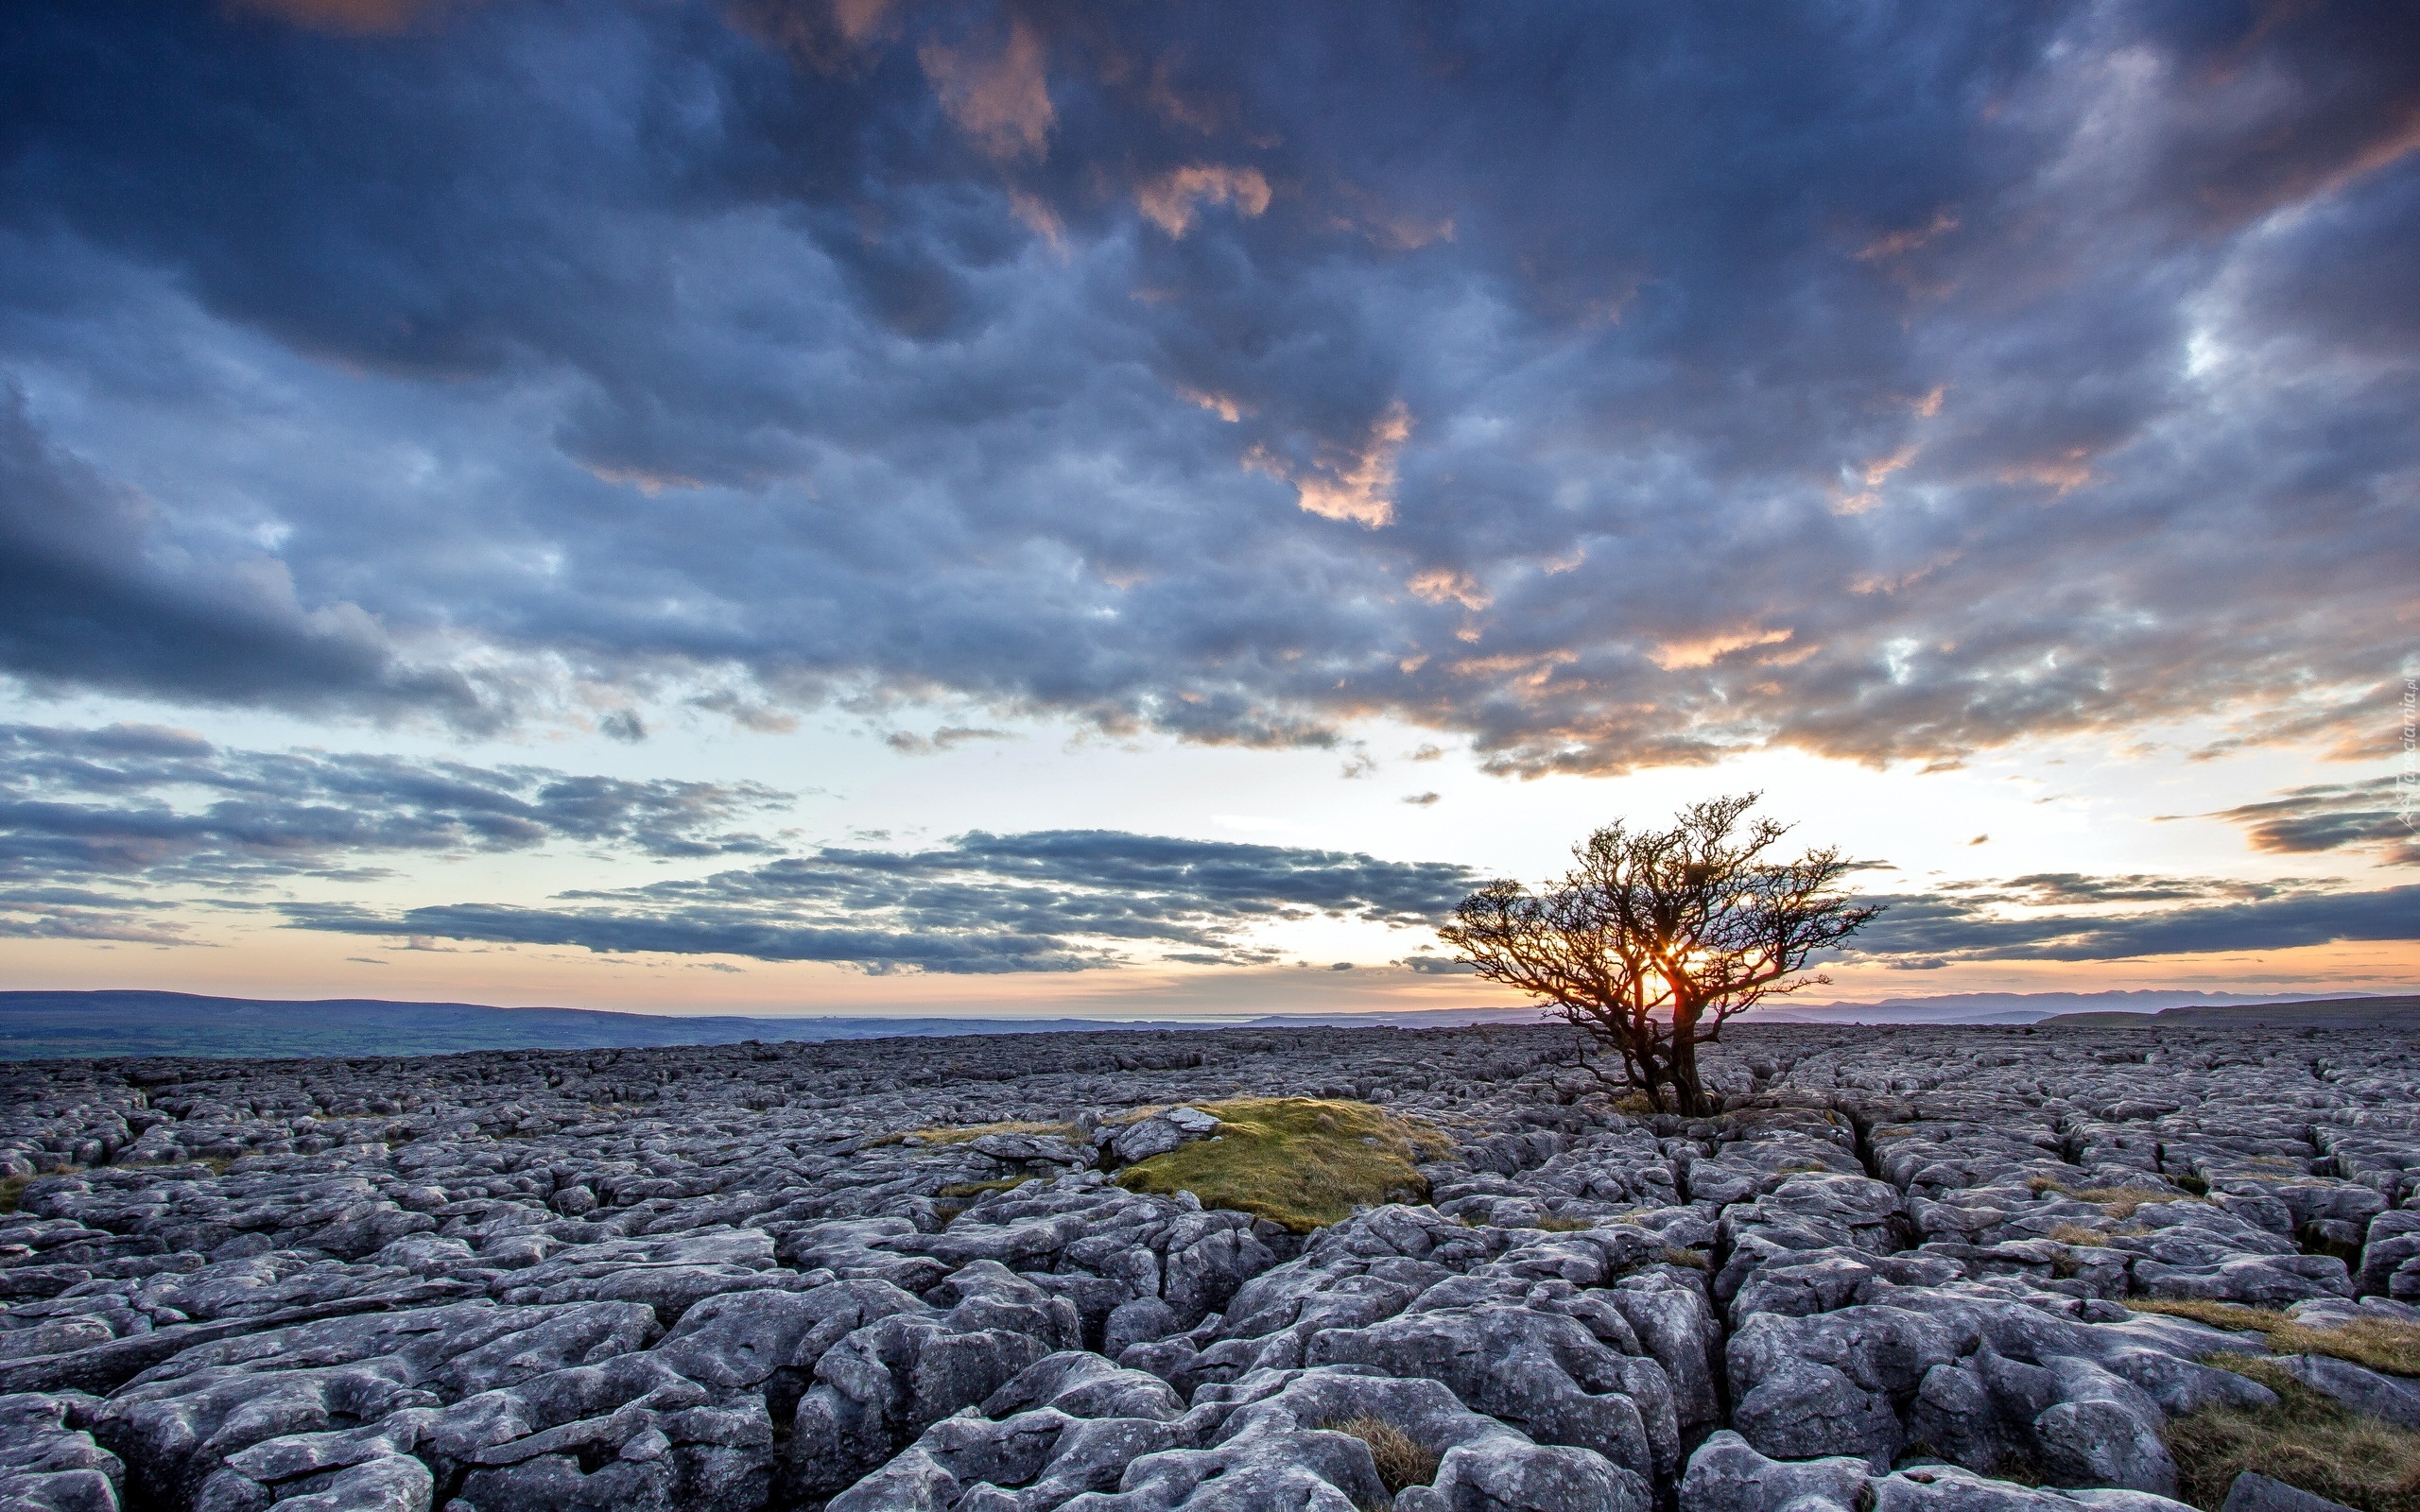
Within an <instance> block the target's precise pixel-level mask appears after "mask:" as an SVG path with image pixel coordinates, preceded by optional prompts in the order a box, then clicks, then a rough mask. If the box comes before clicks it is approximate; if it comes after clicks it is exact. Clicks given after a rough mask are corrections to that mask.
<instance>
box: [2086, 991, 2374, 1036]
mask: <svg viewBox="0 0 2420 1512" xmlns="http://www.w3.org/2000/svg"><path fill="white" fill-rule="evenodd" d="M2263 1025H2266V1026H2269V1027H2272V1028H2280V1029H2412V1030H2420V997H2395V998H2322V999H2319V1000H2317V1001H2315V1002H2301V1003H2267V1004H2261V1003H2212V1004H2190V1005H2186V1006H2183V1007H2175V1008H2162V1009H2160V1010H2159V1011H2158V1012H2157V1013H2062V1014H2058V1015H2056V1016H2054V1017H2051V1018H2048V1019H2045V1020H2043V1021H2042V1023H2041V1027H2043V1028H2045V1029H2250V1028H2256V1027H2260V1026H2263Z"/></svg>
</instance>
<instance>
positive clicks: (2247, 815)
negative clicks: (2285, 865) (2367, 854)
mask: <svg viewBox="0 0 2420 1512" xmlns="http://www.w3.org/2000/svg"><path fill="white" fill-rule="evenodd" d="M2410 799H2411V789H2410V788H2408V787H2405V786H2402V785H2401V784H2399V783H2398V782H2397V781H2396V779H2394V778H2392V777H2382V778H2377V779H2376V780H2374V781H2371V782H2334V783H2321V784H2317V785H2314V786H2310V787H2297V788H2294V789H2292V790H2291V791H2290V792H2287V793H2283V794H2280V795H2279V796H2278V797H2276V798H2273V799H2266V800H2264V801H2262V802H2258V803H2245V804H2240V805H2238V806H2237V807H2235V808H2231V809H2224V810H2221V812H2219V813H2217V814H2214V815H2208V816H2206V817H2210V818H2219V819H2228V820H2232V821H2233V822H2235V823H2237V824H2239V825H2242V826H2243V831H2244V838H2245V839H2247V840H2249V841H2251V842H2252V848H2253V849H2254V850H2255V851H2273V852H2279V853H2284V854H2308V853H2310V852H2313V851H2342V850H2351V851H2375V852H2377V855H2378V857H2379V859H2381V860H2383V861H2385V862H2387V863H2389V864H2390V865H2394V866H2405V867H2412V866H2420V814H2415V813H2414V811H2413V808H2412V806H2411V801H2410Z"/></svg>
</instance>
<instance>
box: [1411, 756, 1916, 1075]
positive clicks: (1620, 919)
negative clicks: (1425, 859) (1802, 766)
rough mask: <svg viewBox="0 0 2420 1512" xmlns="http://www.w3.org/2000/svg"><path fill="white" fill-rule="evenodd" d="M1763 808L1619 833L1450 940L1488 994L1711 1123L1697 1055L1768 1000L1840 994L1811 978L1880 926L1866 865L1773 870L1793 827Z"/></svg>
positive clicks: (1473, 901) (1479, 896)
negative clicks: (1513, 993)
mask: <svg viewBox="0 0 2420 1512" xmlns="http://www.w3.org/2000/svg"><path fill="white" fill-rule="evenodd" d="M1759 797H1760V795H1758V794H1755V793H1750V794H1746V795H1742V796H1737V797H1731V798H1718V799H1708V800H1706V801H1704V802H1702V803H1695V804H1692V805H1690V806H1689V807H1687V808H1685V809H1684V810H1682V811H1681V813H1680V815H1679V816H1677V817H1676V818H1675V819H1674V821H1673V823H1672V824H1671V825H1670V826H1669V827H1668V828H1666V829H1662V830H1636V831H1634V830H1632V829H1631V828H1630V827H1629V826H1628V825H1627V824H1626V823H1623V822H1620V821H1616V822H1615V823H1613V824H1609V825H1607V826H1605V827H1604V828H1603V829H1600V830H1599V831H1597V832H1596V833H1593V834H1591V835H1590V836H1588V838H1587V839H1586V840H1584V841H1582V842H1581V843H1580V844H1579V845H1577V846H1574V847H1573V848H1572V857H1573V860H1574V862H1575V863H1576V865H1575V866H1574V867H1573V868H1572V869H1571V870H1570V871H1569V872H1567V873H1565V874H1564V878H1563V880H1562V881H1560V882H1558V883H1551V884H1548V885H1547V886H1545V887H1544V888H1543V889H1541V890H1539V891H1536V892H1532V891H1530V889H1529V888H1528V887H1526V886H1524V885H1521V884H1520V883H1517V882H1509V881H1499V882H1493V883H1490V884H1489V885H1487V886H1485V887H1483V888H1481V889H1480V890H1478V892H1475V893H1473V894H1471V896H1469V897H1468V898H1465V899H1463V900H1462V902H1461V905H1460V906H1459V907H1457V908H1456V909H1455V912H1454V920H1453V922H1451V923H1449V924H1446V925H1444V926H1443V927H1442V928H1440V929H1439V931H1438V934H1439V936H1441V937H1442V938H1443V940H1444V942H1445V943H1446V944H1447V945H1448V946H1450V947H1452V948H1453V949H1454V950H1455V951H1457V952H1458V953H1460V954H1461V957H1462V958H1463V959H1464V960H1467V961H1469V962H1470V963H1471V964H1472V966H1474V967H1475V968H1477V970H1478V974H1479V975H1480V976H1481V977H1482V978H1484V979H1486V980H1488V981H1491V982H1501V983H1503V984H1504V985H1505V986H1507V987H1512V988H1518V989H1519V990H1521V991H1523V992H1526V993H1529V994H1530V995H1531V996H1532V997H1536V998H1541V999H1543V1000H1545V1002H1546V1003H1547V1005H1549V1006H1550V1007H1551V1008H1552V1009H1553V1010H1554V1011H1555V1013H1556V1014H1557V1015H1558V1016H1560V1017H1561V1018H1563V1019H1564V1021H1565V1022H1569V1023H1571V1024H1573V1025H1575V1026H1576V1027H1578V1028H1580V1029H1582V1031H1584V1032H1585V1033H1586V1034H1587V1035H1588V1037H1589V1039H1590V1040H1592V1041H1593V1043H1594V1046H1595V1048H1596V1049H1597V1050H1599V1051H1600V1052H1611V1053H1617V1054H1618V1055H1619V1056H1620V1057H1621V1065H1622V1072H1621V1075H1620V1077H1619V1078H1618V1079H1619V1081H1620V1083H1621V1084H1622V1085H1624V1086H1627V1087H1630V1088H1633V1089H1635V1090H1636V1091H1640V1092H1643V1093H1645V1094H1646V1096H1647V1098H1648V1100H1649V1102H1650V1103H1651V1104H1652V1105H1653V1106H1654V1107H1655V1108H1657V1109H1659V1110H1665V1111H1672V1112H1681V1113H1688V1114H1703V1113H1707V1112H1711V1111H1713V1108H1712V1105H1711V1103H1710V1101H1709V1100H1708V1098H1707V1096H1706V1093H1705V1089H1704V1085H1703V1080H1702V1079H1701V1077H1700V1075H1699V1073H1698V1059H1697V1047H1698V1046H1699V1045H1701V1044H1705V1043H1708V1042H1711V1041H1713V1040H1717V1039H1719V1038H1720V1035H1721V1032H1722V1026H1723V1025H1724V1024H1725V1023H1727V1022H1730V1021H1731V1020H1732V1019H1734V1018H1737V1016H1738V1015H1740V1014H1742V1013H1745V1012H1747V1011H1748V1010H1749V1009H1751V1008H1753V1007H1755V1005H1757V1004H1759V1003H1762V1002H1764V1001H1765V1000H1767V999H1769V998H1773V997H1780V996H1785V995H1787V994H1789V993H1792V992H1796V991H1799V990H1800V989H1802V988H1808V987H1814V986H1818V985H1820V984H1823V983H1825V982H1828V981H1829V980H1830V978H1828V977H1825V976H1823V975H1821V974H1814V973H1808V972H1807V971H1806V964H1807V962H1808V961H1809V960H1810V959H1812V958H1813V957H1814V956H1815V955H1816V954H1818V953H1819V952H1822V951H1824V950H1827V949H1830V948H1832V947H1834V946H1837V945H1839V944H1840V943H1841V941H1842V940H1844V939H1846V938H1847V937H1848V936H1851V935H1853V934H1855V933H1856V932H1857V931H1858V929H1860V928H1862V927H1863V926H1864V925H1865V923H1866V922H1867V921H1868V920H1869V919H1873V918H1874V917H1875V915H1876V914H1877V913H1879V912H1881V909H1880V908H1879V907H1878V906H1876V905H1872V904H1861V903H1858V902H1856V901H1855V900H1854V899H1853V898H1851V897H1850V896H1849V895H1847V894H1846V893H1844V892H1842V891H1841V890H1840V888H1839V884H1840V882H1841V878H1842V877H1844V876H1846V875H1847V874H1848V872H1849V871H1850V870H1852V869H1853V868H1855V865H1856V864H1855V863H1854V862H1850V861H1847V860H1845V859H1843V858H1842V857H1841V853H1840V852H1839V851H1837V850H1834V849H1830V848H1824V849H1819V850H1812V851H1806V853H1805V854H1803V855H1800V856H1798V857H1796V858H1795V859H1792V860H1787V861H1785V860H1779V859H1774V858H1772V851H1773V850H1774V848H1775V847H1776V846H1778V845H1779V844H1780V843H1781V840H1782V837H1783V836H1784V835H1786V834H1788V833H1789V828H1790V827H1789V825H1786V824H1781V823H1778V822H1776V821H1774V820H1772V819H1769V818H1755V819H1750V818H1749V817H1748V811H1749V810H1750V809H1751V808H1753V807H1755V804H1756V801H1757V799H1758V798H1759ZM1582 1064H1583V1065H1586V1066H1588V1068H1589V1069H1590V1070H1591V1071H1593V1072H1595V1073H1596V1074H1598V1075H1599V1076H1600V1077H1604V1078H1605V1079H1607V1080H1614V1079H1615V1078H1613V1077H1612V1076H1610V1075H1609V1074H1607V1073H1606V1072H1605V1071H1604V1070H1603V1068H1602V1067H1601V1066H1600V1065H1599V1064H1598V1062H1597V1061H1595V1060H1591V1059H1589V1058H1588V1057H1585V1056H1583V1057H1582Z"/></svg>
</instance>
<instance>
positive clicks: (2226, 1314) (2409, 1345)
mask: <svg viewBox="0 0 2420 1512" xmlns="http://www.w3.org/2000/svg"><path fill="white" fill-rule="evenodd" d="M2126 1305H2127V1306H2128V1307H2131V1308H2133V1309H2134V1310H2135V1312H2137V1313H2166V1314H2169V1315H2171V1316H2174V1317H2189V1318H2191V1319H2193V1320H2194V1321H2195V1322H2197V1323H2207V1324H2209V1325H2210V1326H2211V1327H2213V1328H2221V1329H2233V1330H2235V1331H2237V1332H2256V1333H2259V1334H2261V1335H2263V1336H2264V1337H2265V1338H2266V1339H2267V1341H2268V1344H2269V1348H2270V1349H2273V1350H2275V1351H2276V1352H2277V1353H2279V1354H2325V1355H2331V1356H2333V1357H2335V1358H2336V1359H2339V1360H2348V1361H2350V1362H2352V1363H2353V1364H2355V1365H2358V1366H2366V1367H2367V1368H2369V1369H2372V1370H2378V1371H2383V1372H2385V1373H2386V1374H2388V1375H2396V1376H2420V1323H2400V1322H2397V1321H2395V1320H2394V1319H2393V1318H2383V1317H2364V1318H2356V1319H2355V1320H2354V1321H2352V1322H2350V1323H2347V1324H2344V1325H2343V1326H2342V1327H2340V1328H2332V1329H2320V1328H2311V1327H2309V1326H2308V1325H2307V1324H2302V1323H2297V1322H2295V1321H2294V1320H2293V1319H2292V1318H2290V1317H2288V1316H2287V1315H2286V1314H2283V1313H2279V1312H2274V1311H2273V1310H2271V1309H2269V1308H2265V1307H2242V1306H2238V1304H2236V1303H2234V1302H2203V1301H2181V1302H2163V1301H2152V1300H2148V1299H2146V1300H2136V1301H2131V1302H2128V1303H2127V1304H2126Z"/></svg>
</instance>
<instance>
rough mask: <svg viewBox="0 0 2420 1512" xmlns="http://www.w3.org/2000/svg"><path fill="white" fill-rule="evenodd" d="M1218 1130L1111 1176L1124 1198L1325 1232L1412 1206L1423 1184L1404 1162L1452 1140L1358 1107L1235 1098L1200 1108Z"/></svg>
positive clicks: (1437, 1151)
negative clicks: (1362, 1210)
mask: <svg viewBox="0 0 2420 1512" xmlns="http://www.w3.org/2000/svg"><path fill="white" fill-rule="evenodd" d="M1201 1109H1202V1111H1204V1112H1206V1113H1209V1114H1210V1115H1212V1116H1213V1117H1215V1118H1217V1119H1218V1120H1219V1122H1220V1123H1221V1124H1223V1125H1226V1126H1225V1127H1223V1128H1221V1129H1220V1130H1219V1135H1218V1137H1217V1138H1216V1139H1208V1140H1195V1141H1193V1142H1192V1143H1187V1144H1184V1145H1181V1146H1179V1147H1178V1148H1176V1149H1174V1150H1170V1151H1169V1152H1168V1153H1167V1154H1166V1155H1155V1156H1153V1157H1151V1158H1150V1160H1137V1161H1136V1162H1135V1163H1133V1164H1132V1165H1130V1166H1128V1167H1127V1168H1126V1169H1125V1170H1123V1171H1120V1172H1119V1173H1118V1174H1117V1182H1118V1185H1120V1186H1122V1187H1125V1188H1126V1189H1127V1190H1128V1191H1130V1192H1155V1193H1159V1194H1164V1195H1171V1194H1175V1193H1179V1192H1190V1193H1192V1194H1194V1195H1195V1196H1197V1197H1199V1198H1201V1204H1202V1206H1204V1207H1208V1208H1229V1209H1233V1210H1235V1211H1238V1212H1249V1213H1253V1214H1254V1215H1256V1216H1258V1217H1262V1218H1267V1219H1268V1220H1270V1221H1271V1223H1276V1224H1282V1225H1284V1226H1285V1227H1286V1228H1288V1229H1292V1230H1293V1231H1294V1232H1296V1233H1308V1232H1309V1231H1310V1230H1312V1229H1322V1228H1325V1227H1326V1226H1327V1225H1329V1224H1332V1223H1338V1222H1340V1221H1342V1220H1343V1219H1344V1218H1346V1217H1348V1216H1350V1215H1351V1214H1352V1211H1353V1210H1354V1209H1355V1208H1356V1207H1359V1206H1362V1205H1365V1204H1367V1205H1374V1204H1377V1203H1382V1202H1392V1201H1403V1200H1410V1201H1418V1200H1421V1199H1423V1198H1425V1197H1426V1195H1427V1194H1428V1183H1427V1182H1426V1181H1424V1180H1423V1179H1421V1176H1420V1173H1419V1172H1418V1171H1416V1170H1414V1169H1413V1162H1415V1161H1417V1160H1425V1159H1429V1158H1432V1157H1435V1156H1439V1155H1443V1154H1445V1153H1447V1152H1449V1151H1450V1150H1451V1149H1452V1148H1453V1143H1452V1142H1451V1141H1450V1140H1448V1139H1446V1138H1445V1136H1444V1135H1443V1134H1442V1133H1440V1132H1439V1131H1438V1130H1436V1129H1434V1128H1431V1127H1429V1126H1428V1125H1425V1124H1421V1123H1418V1122H1416V1121H1413V1120H1409V1119H1404V1118H1398V1117H1397V1116H1395V1115H1394V1114H1392V1113H1390V1112H1388V1111H1387V1110H1386V1109H1384V1108H1374V1107H1372V1106H1371V1105H1370V1104H1368V1103H1355V1102H1340V1101H1331V1100H1328V1099H1324V1098H1316V1097H1239V1098H1235V1099H1231V1100H1229V1101H1226V1102H1219V1103H1204V1104H1201Z"/></svg>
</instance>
